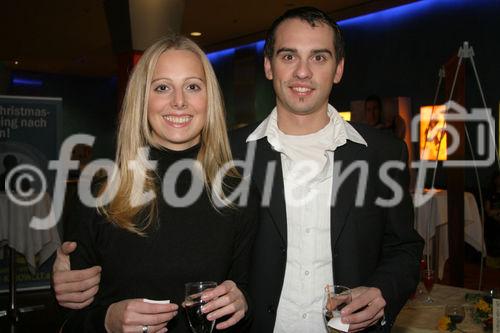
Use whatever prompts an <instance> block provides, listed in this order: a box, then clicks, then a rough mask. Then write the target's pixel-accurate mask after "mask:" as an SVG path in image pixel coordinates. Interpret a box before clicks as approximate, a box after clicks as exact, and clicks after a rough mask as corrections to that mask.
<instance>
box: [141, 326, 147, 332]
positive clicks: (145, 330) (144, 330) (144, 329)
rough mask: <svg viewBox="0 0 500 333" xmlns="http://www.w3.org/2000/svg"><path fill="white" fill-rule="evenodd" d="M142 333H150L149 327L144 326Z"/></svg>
mask: <svg viewBox="0 0 500 333" xmlns="http://www.w3.org/2000/svg"><path fill="white" fill-rule="evenodd" d="M142 333H148V325H142Z"/></svg>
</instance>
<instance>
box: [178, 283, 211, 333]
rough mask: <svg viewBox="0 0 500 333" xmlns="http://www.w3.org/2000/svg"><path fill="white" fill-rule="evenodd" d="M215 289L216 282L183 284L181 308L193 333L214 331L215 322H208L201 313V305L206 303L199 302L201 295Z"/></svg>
mask: <svg viewBox="0 0 500 333" xmlns="http://www.w3.org/2000/svg"><path fill="white" fill-rule="evenodd" d="M215 287H217V282H213V281H200V282H188V283H186V284H185V298H184V302H183V303H182V306H183V307H184V309H185V310H186V316H187V318H188V321H189V326H190V327H191V331H193V333H211V332H212V330H213V329H214V325H215V320H214V321H210V320H208V319H207V315H206V314H205V313H203V311H202V309H203V305H205V304H206V303H205V302H204V301H202V300H201V294H202V293H203V292H204V291H206V290H209V289H213V288H215Z"/></svg>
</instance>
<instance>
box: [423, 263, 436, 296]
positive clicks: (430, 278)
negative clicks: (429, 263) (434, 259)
mask: <svg viewBox="0 0 500 333" xmlns="http://www.w3.org/2000/svg"><path fill="white" fill-rule="evenodd" d="M434 281H435V276H434V271H433V270H432V269H429V268H428V269H424V270H423V271H422V282H423V284H424V286H425V289H426V290H427V297H426V298H425V300H424V302H425V303H432V302H434V300H433V299H432V298H431V291H432V287H434Z"/></svg>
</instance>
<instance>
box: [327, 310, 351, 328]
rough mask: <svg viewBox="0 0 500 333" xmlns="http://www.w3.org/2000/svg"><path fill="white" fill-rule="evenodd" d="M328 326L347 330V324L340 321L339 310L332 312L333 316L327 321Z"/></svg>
mask: <svg viewBox="0 0 500 333" xmlns="http://www.w3.org/2000/svg"><path fill="white" fill-rule="evenodd" d="M328 326H329V327H331V328H334V329H336V330H339V331H342V332H347V331H349V324H344V323H343V322H342V320H341V318H340V311H334V312H333V318H332V319H330V320H329V321H328Z"/></svg>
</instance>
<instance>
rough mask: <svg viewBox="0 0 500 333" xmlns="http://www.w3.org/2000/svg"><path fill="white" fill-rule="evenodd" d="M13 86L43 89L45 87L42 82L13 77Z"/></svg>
mask: <svg viewBox="0 0 500 333" xmlns="http://www.w3.org/2000/svg"><path fill="white" fill-rule="evenodd" d="M12 85H13V86H34V87H41V86H42V85H43V81H42V80H37V79H29V78H25V77H15V76H14V77H12Z"/></svg>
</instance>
